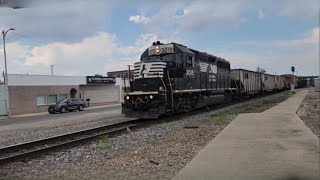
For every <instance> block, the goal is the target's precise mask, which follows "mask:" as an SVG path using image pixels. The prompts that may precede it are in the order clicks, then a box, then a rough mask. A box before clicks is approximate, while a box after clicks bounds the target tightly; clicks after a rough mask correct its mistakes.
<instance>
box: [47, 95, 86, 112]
mask: <svg viewBox="0 0 320 180" xmlns="http://www.w3.org/2000/svg"><path fill="white" fill-rule="evenodd" d="M85 107H86V104H85V101H84V100H83V99H79V98H69V99H63V100H60V101H58V102H57V103H56V104H53V105H50V106H49V108H48V112H49V113H50V114H54V113H56V112H60V113H65V112H72V111H73V110H79V111H83V109H84V108H85Z"/></svg>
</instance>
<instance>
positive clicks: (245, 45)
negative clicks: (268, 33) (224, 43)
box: [208, 27, 320, 75]
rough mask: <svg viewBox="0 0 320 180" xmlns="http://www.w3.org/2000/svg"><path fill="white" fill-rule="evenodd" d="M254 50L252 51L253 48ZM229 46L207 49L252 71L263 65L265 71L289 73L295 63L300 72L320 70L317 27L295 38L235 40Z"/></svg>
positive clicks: (307, 72) (307, 73)
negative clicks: (235, 41)
mask: <svg viewBox="0 0 320 180" xmlns="http://www.w3.org/2000/svg"><path fill="white" fill-rule="evenodd" d="M253 47H254V48H255V50H252V48H253ZM228 48H229V49H226V48H222V49H220V50H217V49H215V50H209V51H208V52H214V54H216V55H218V56H221V57H224V58H226V59H227V60H229V61H230V62H231V65H232V68H245V69H250V70H255V69H256V68H257V67H258V66H259V67H262V68H266V70H267V73H271V74H274V73H277V74H284V73H290V67H291V66H295V67H296V69H297V70H298V71H299V75H317V74H318V72H319V69H318V67H319V58H320V57H319V27H316V28H313V29H312V30H310V31H308V33H306V34H305V36H303V37H301V38H300V39H294V40H277V41H263V42H262V41H250V42H237V43H234V44H231V45H229V47H228Z"/></svg>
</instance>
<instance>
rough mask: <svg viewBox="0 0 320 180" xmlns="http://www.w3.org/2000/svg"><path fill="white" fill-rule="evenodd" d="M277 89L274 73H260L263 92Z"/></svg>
mask: <svg viewBox="0 0 320 180" xmlns="http://www.w3.org/2000/svg"><path fill="white" fill-rule="evenodd" d="M275 89H277V85H276V78H275V75H271V74H262V90H263V91H265V92H268V91H274V90H275Z"/></svg>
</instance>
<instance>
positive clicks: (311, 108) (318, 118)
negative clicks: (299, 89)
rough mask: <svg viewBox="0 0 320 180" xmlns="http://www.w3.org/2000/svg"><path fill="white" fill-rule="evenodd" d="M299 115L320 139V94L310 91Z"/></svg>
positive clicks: (300, 108) (299, 110) (298, 112)
mask: <svg viewBox="0 0 320 180" xmlns="http://www.w3.org/2000/svg"><path fill="white" fill-rule="evenodd" d="M297 114H298V116H299V117H300V118H301V119H302V120H303V122H304V123H305V125H306V126H307V127H309V128H310V130H311V131H312V132H313V133H314V134H315V135H317V136H318V138H320V92H316V91H314V89H310V90H309V93H308V95H307V96H306V97H305V98H304V100H303V102H302V104H301V105H300V107H299V109H298V111H297Z"/></svg>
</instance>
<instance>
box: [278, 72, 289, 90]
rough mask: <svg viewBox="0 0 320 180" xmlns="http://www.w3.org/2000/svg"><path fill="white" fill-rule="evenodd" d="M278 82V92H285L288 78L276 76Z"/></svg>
mask: <svg viewBox="0 0 320 180" xmlns="http://www.w3.org/2000/svg"><path fill="white" fill-rule="evenodd" d="M275 78H276V79H275V80H276V87H277V90H278V91H279V90H284V89H286V88H287V87H286V78H285V77H283V76H275Z"/></svg>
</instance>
